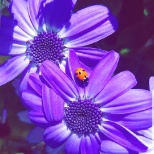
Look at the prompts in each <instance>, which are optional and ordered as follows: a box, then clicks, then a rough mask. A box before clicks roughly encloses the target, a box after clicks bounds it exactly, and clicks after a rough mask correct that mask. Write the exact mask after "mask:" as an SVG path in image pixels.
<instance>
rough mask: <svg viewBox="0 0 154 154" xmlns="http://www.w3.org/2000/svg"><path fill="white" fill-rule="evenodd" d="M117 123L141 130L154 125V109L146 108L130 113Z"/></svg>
mask: <svg viewBox="0 0 154 154" xmlns="http://www.w3.org/2000/svg"><path fill="white" fill-rule="evenodd" d="M117 123H119V124H120V125H123V126H125V127H127V128H128V129H131V130H141V129H146V128H149V127H151V126H152V110H151V109H148V110H144V111H140V112H136V113H132V114H129V115H127V116H125V117H124V118H122V119H121V120H119V121H118V122H117Z"/></svg>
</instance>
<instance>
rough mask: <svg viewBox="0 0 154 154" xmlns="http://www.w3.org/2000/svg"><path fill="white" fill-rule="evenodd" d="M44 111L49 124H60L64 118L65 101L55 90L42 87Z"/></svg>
mask: <svg viewBox="0 0 154 154" xmlns="http://www.w3.org/2000/svg"><path fill="white" fill-rule="evenodd" d="M42 100H43V109H44V113H45V115H46V118H47V119H48V121H49V122H60V121H61V120H62V119H63V116H64V100H63V99H62V98H61V97H60V96H58V95H57V94H56V93H55V92H54V90H53V89H51V88H49V87H47V86H46V85H45V84H43V85H42Z"/></svg>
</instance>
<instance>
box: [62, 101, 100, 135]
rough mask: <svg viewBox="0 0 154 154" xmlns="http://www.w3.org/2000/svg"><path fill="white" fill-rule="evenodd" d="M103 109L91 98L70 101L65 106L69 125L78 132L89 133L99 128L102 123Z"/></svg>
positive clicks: (66, 119) (73, 130) (66, 120)
mask: <svg viewBox="0 0 154 154" xmlns="http://www.w3.org/2000/svg"><path fill="white" fill-rule="evenodd" d="M101 118H102V111H101V110H100V108H99V107H98V106H97V105H96V104H94V103H93V102H91V101H90V100H84V101H83V100H82V101H81V100H79V101H77V102H70V104H69V106H68V107H66V108H65V117H64V119H65V122H66V125H67V127H68V128H69V129H70V130H71V131H72V132H74V133H76V134H81V135H88V134H90V133H93V132H96V131H97V130H98V125H100V124H101Z"/></svg>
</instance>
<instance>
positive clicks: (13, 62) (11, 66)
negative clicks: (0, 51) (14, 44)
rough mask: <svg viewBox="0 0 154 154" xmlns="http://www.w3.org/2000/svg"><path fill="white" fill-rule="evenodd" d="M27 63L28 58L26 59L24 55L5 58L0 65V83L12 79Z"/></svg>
mask: <svg viewBox="0 0 154 154" xmlns="http://www.w3.org/2000/svg"><path fill="white" fill-rule="evenodd" d="M28 65H29V60H28V59H26V57H25V55H21V56H15V57H13V58H11V59H9V60H7V61H6V62H5V63H4V64H3V65H1V66H0V85H3V84H5V83H7V82H9V81H11V80H13V79H14V78H15V77H17V76H18V75H19V74H20V73H21V72H22V71H23V70H24V69H25V68H26V67H27V66H28Z"/></svg>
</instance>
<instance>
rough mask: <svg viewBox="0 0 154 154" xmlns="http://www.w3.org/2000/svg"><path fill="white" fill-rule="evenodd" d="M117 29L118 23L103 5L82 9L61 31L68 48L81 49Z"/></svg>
mask: <svg viewBox="0 0 154 154" xmlns="http://www.w3.org/2000/svg"><path fill="white" fill-rule="evenodd" d="M116 29H117V21H116V19H115V17H113V16H112V15H111V13H110V12H109V10H108V9H107V8H106V7H105V6H102V5H94V6H90V7H87V8H85V9H82V10H80V11H78V12H76V13H75V14H73V15H72V17H71V19H70V21H69V22H68V23H67V24H66V26H65V27H64V28H63V29H62V30H61V32H60V36H61V37H62V38H64V39H65V46H66V47H71V48H72V47H81V46H86V45H89V44H92V43H94V42H97V41H99V40H101V39H103V38H105V37H107V36H109V35H110V34H112V33H113V32H114V31H115V30H116Z"/></svg>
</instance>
